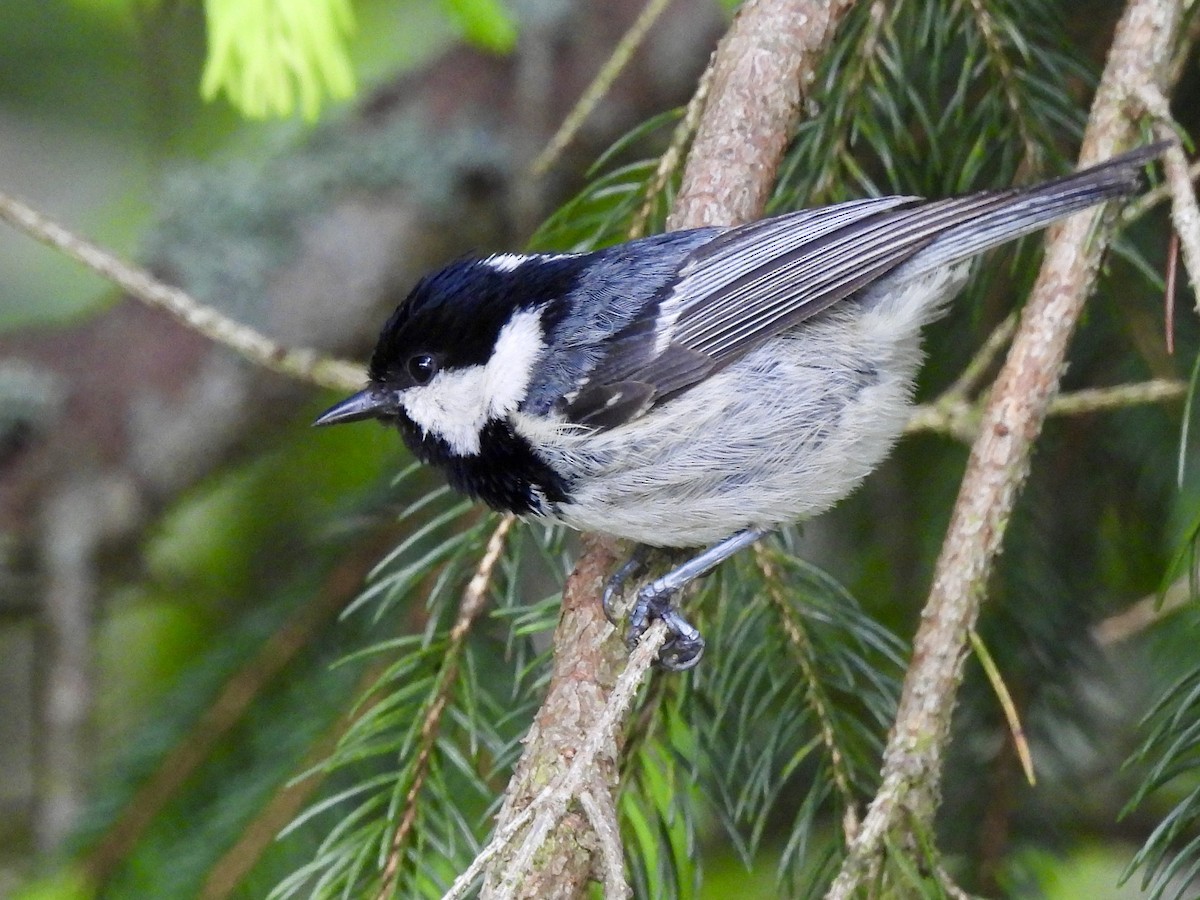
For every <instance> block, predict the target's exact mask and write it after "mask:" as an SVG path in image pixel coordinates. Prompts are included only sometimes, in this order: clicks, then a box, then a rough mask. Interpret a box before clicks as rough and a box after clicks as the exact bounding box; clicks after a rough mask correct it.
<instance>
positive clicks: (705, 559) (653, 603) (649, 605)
mask: <svg viewBox="0 0 1200 900" xmlns="http://www.w3.org/2000/svg"><path fill="white" fill-rule="evenodd" d="M768 533H769V529H766V528H747V529H746V530H745V531H739V532H738V533H737V534H735V535H733V536H732V537H728V538H726V539H725V540H723V541H721V542H719V543H717V544H713V546H711V547H709V548H708V549H707V550H705V551H704V552H703V553H700V554H698V555H696V556H694V557H692V558H691V559H689V560H688V561H687V562H685V563H684V564H683V565H681V566H679V567H678V568H676V569H672V570H671V571H670V572H668V573H667V574H666V575H663V576H662V577H661V578H656V579H655V580H654V581H652V582H650V583H649V584H647V585H645V586H644V587H643V588H642V589H641V590H639V591H638V594H637V599H636V600H635V601H634V603H633V608H632V609H630V611H629V631H628V632H627V633H626V636H625V642H626V644H628V645H629V648H630V649H631V650H632V649H633V647H634V646H635V645H636V644H637V642H638V641H639V640H641V638H642V635H643V634H645V633H646V629H647V628H649V627H650V622H651V621H652V620H654V619H662V620H663V622H665V623H666V626H667V629H668V630H669V631H670V632H671V633H670V636H669V637H668V638H667V641H666V643H665V644H663V648H662V651H661V652H660V653H659V656H658V662H659V665H661V666H662V667H663V668H664V669H668V670H670V671H672V672H682V671H684V670H685V669H690V668H692V666H694V665H696V663H698V662H700V657H701V656H702V655H703V653H704V638H703V637H701V635H700V632H699V631H697V630H696V628H695V627H694V626H693V625H692V624H691V623H690V622H689V621H688V620H687V619H686V618H684V616H683V613H681V612H680V611H679V609H678V607H676V606H675V605H674V604H673V603H672V602H671V601H672V600H673V599H674V597H675V595H676V594H678V593H679V592H680V591H681V590H683V589H684V588H685V587H687V586H688V585H689V584H691V583H692V582H693V581H695V580H696V579H697V578H699V577H700V576H701V575H705V574H707V573H708V572H710V571H712V570H713V569H715V568H716V567H717V566H719V565H720V564H721V563H723V562H725V560H727V559H729V557H731V556H733V555H734V554H735V553H737V552H738V551H739V550H744V549H745V548H746V547H749V546H750V545H751V544H753V543H754V542H755V541H757V540H758V539H759V538H761V537H763V536H764V535H766V534H768ZM627 567H628V563H627V564H626V565H625V566H623V567H622V568H621V569H620V571H618V573H617V574H618V575H622V576H623V577H628V573H627V572H626V571H625V569H626V568H627ZM610 583H611V582H610ZM606 597H607V594H606Z"/></svg>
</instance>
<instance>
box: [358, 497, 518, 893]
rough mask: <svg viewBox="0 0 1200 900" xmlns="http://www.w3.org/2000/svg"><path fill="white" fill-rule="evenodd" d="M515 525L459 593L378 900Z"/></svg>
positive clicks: (504, 525) (392, 881) (505, 525)
mask: <svg viewBox="0 0 1200 900" xmlns="http://www.w3.org/2000/svg"><path fill="white" fill-rule="evenodd" d="M515 522H516V517H515V516H512V515H506V516H503V517H502V518H501V519H500V522H499V523H498V524H497V525H496V527H495V529H494V530H493V531H492V535H491V537H490V538H488V542H487V546H486V547H484V551H483V556H481V557H480V559H479V564H478V565H477V566H476V567H475V572H474V574H473V575H472V576H471V580H470V581H469V582H468V583H467V588H466V590H465V591H464V592H463V597H462V602H461V603H460V604H459V607H458V618H457V619H456V620H455V622H454V627H453V628H451V629H450V639H449V642H448V644H447V647H446V655H445V657H444V659H443V661H442V671H441V674H440V676H439V681H438V686H437V691H436V693H435V695H434V698H433V702H432V703H430V704H429V708H428V709H427V710H426V712H425V721H423V722H422V723H421V736H420V739H419V748H420V749H419V750H418V751H417V756H416V759H415V760H414V762H413V764H412V776H411V782H410V784H409V787H408V792H407V793H406V794H405V796H404V805H403V807H401V808H402V809H403V813H402V814H401V816H400V824H399V825H397V826H396V833H395V834H393V835H392V842H391V848H390V849H389V851H388V857H387V863H386V864H385V865H384V869H383V884H382V887H381V888H380V890H379V894H378V897H379V898H381V900H386V898H388V897H391V896H393V895H394V893H395V888H396V882H397V880H398V879H399V877H400V863H401V861H402V860H403V858H404V851H405V849H406V848H407V846H408V839H409V838H410V837H411V836H412V832H413V826H414V825H415V824H416V821H417V802H418V800H419V798H420V795H421V789H422V788H423V787H424V786H425V779H426V778H427V777H428V775H429V764H430V760H431V759H432V758H433V748H434V745H435V744H436V742H437V738H438V727H439V726H440V724H441V721H442V714H443V713H444V712H445V711H446V704H447V703H448V702H449V699H450V694H451V691H452V689H453V683H454V678H455V676H456V675H457V674H458V668H459V665H460V661H461V658H462V652H463V646H464V644H465V643H466V640H467V635H468V634H469V633H470V631H471V626H472V625H474V624H475V620H476V619H477V618H478V617H479V614H480V613H481V612H482V611H483V607H484V603H485V601H486V600H487V596H488V587H489V586H490V585H491V582H492V573H493V571H495V568H496V564H497V563H498V562H499V561H500V557H501V555H502V554H503V553H504V548H505V546H506V543H507V540H508V533H509V531H511V530H512V527H513V524H514V523H515Z"/></svg>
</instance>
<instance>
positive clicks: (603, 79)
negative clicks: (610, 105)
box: [529, 0, 671, 178]
mask: <svg viewBox="0 0 1200 900" xmlns="http://www.w3.org/2000/svg"><path fill="white" fill-rule="evenodd" d="M670 2H671V0H647V3H646V6H645V8H643V9H642V12H641V13H640V14H639V15H638V17H637V19H635V20H634V22H633V24H632V25H630V26H629V30H628V31H626V32H625V34H623V35H622V36H621V40H620V41H619V42H618V43H617V46H616V47H614V48H613V52H612V53H611V54H610V55H609V57H608V61H607V62H605V63H604V65H603V66H601V68H600V71H599V72H597V73H596V77H595V78H594V79H592V83H591V84H589V85H588V86H587V89H586V90H584V92H583V96H581V97H580V98H579V102H577V103H576V104H575V106H574V108H572V110H571V111H570V112H569V113H568V114H567V117H566V118H565V119H563V122H562V125H560V126H559V128H558V131H556V132H555V133H554V136H553V137H552V138H550V140H549V142H548V143H547V144H546V146H545V148H544V149H543V150H542V152H541V153H539V154H538V155H537V158H536V159H534V161H533V162H532V163H530V164H529V174H530V175H532V176H533V177H534V178H538V177H540V176H542V175H545V174H546V172H548V171H549V170H550V167H551V166H553V165H554V163H555V161H557V159H558V158H559V157H560V156H562V153H563V151H564V150H566V149H567V147H568V146H569V145H570V143H571V141H572V140H574V138H575V135H576V134H578V132H579V129H580V128H582V127H583V123H584V122H586V121H587V118H588V116H590V115H591V114H592V112H593V111H595V109H596V107H597V106H599V105H600V101H601V100H603V99H604V95H605V94H607V93H608V91H609V89H610V88H611V87H612V84H613V82H614V81H616V80H617V77H618V76H619V75H620V74H621V72H622V71H623V70H624V69H625V67H626V66H627V65H629V61H630V60H631V59H632V58H633V55H634V54H635V53H636V52H637V49H638V47H640V46H641V45H642V41H644V40H645V39H646V35H647V33H648V32H649V31H650V29H651V28H652V27H653V26H654V23H655V22H657V21H658V20H659V18H660V17H661V16H662V14H663V12H665V11H666V8H667V6H669V5H670Z"/></svg>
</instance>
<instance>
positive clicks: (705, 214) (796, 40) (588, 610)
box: [451, 0, 851, 897]
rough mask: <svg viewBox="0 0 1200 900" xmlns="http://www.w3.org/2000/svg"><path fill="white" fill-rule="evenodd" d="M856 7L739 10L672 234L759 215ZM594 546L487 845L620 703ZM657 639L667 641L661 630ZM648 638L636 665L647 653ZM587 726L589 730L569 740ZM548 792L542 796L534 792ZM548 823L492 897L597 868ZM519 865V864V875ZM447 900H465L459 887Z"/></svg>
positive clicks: (756, 2)
mask: <svg viewBox="0 0 1200 900" xmlns="http://www.w3.org/2000/svg"><path fill="white" fill-rule="evenodd" d="M850 6H851V0H751V2H748V3H746V4H745V5H744V6H743V7H742V8H741V9H740V10H739V12H738V15H737V18H736V19H735V20H734V23H733V25H732V27H731V28H730V30H729V32H728V34H727V35H726V36H725V38H724V39H723V40H722V41H721V44H720V46H719V47H718V49H717V52H716V54H715V55H714V57H713V61H712V63H711V68H712V75H711V79H712V81H711V88H710V92H709V97H708V101H707V103H706V104H705V109H704V112H703V115H702V118H701V120H700V125H699V128H698V131H697V136H696V140H695V143H694V144H693V147H692V151H691V154H690V155H689V160H688V165H687V168H686V170H685V172H684V178H683V187H682V188H681V192H680V196H679V199H678V200H677V202H676V206H675V209H674V211H673V213H672V216H671V219H670V222H669V227H671V228H687V227H695V226H698V225H701V224H733V223H738V222H745V221H749V220H751V219H753V218H755V217H757V216H758V215H761V214H762V211H763V208H764V206H765V204H766V200H767V197H768V196H769V195H770V192H771V189H772V186H773V184H774V179H775V172H776V169H777V167H778V165H779V162H780V160H781V159H782V157H783V152H784V150H785V148H786V146H787V141H788V140H789V138H790V136H791V134H792V133H793V131H794V129H795V126H796V124H797V121H798V117H799V113H800V94H801V90H802V86H806V85H807V84H808V83H809V82H811V81H812V79H813V77H814V75H815V72H816V68H817V63H818V62H819V60H820V57H821V54H822V52H823V50H824V49H825V48H826V47H827V46H828V44H829V42H830V40H831V39H832V37H833V34H834V31H835V29H836V26H837V24H838V22H839V21H840V19H841V17H842V16H843V15H844V14H845V13H846V11H847V10H848V9H849V8H850ZM587 547H588V548H589V549H586V550H585V552H584V554H583V555H582V556H581V558H580V560H579V562H578V564H577V566H576V569H575V572H574V574H573V575H572V576H571V580H570V582H569V584H568V589H567V590H566V591H565V592H564V597H563V611H562V617H561V619H560V621H559V626H558V629H557V630H556V631H555V637H554V660H555V662H554V666H555V674H554V676H553V677H552V679H551V684H550V691H549V693H548V695H547V699H546V701H545V703H544V704H543V706H542V709H541V711H539V713H538V718H537V721H536V722H535V725H534V727H533V729H532V730H531V732H530V734H529V736H528V738H527V744H526V749H525V753H524V754H523V756H522V759H521V762H520V764H519V766H518V771H517V774H516V775H515V776H514V778H513V781H512V783H511V784H510V786H509V789H508V792H507V794H506V798H505V803H504V808H503V809H502V811H501V814H500V819H499V822H498V825H497V837H496V838H493V841H492V843H491V844H489V847H494V845H495V843H496V841H497V840H498V839H499V837H500V836H501V835H507V836H509V839H511V838H512V837H515V836H516V835H517V834H518V833H519V832H520V831H521V830H522V829H523V828H524V826H525V823H527V822H530V821H532V816H531V813H530V811H531V810H532V809H533V808H534V806H535V805H536V804H537V803H539V802H543V801H540V800H533V799H530V798H531V797H533V796H535V791H537V789H538V788H540V787H541V786H542V785H544V784H545V783H546V781H547V779H548V778H549V777H551V773H554V772H556V771H560V770H561V767H562V764H563V758H564V752H566V753H572V752H574V753H576V754H577V755H576V757H575V762H574V763H573V764H572V768H573V769H574V768H577V766H578V764H579V762H580V760H581V759H582V758H583V754H579V753H578V749H577V748H578V747H579V740H580V736H581V734H583V735H587V738H586V741H587V744H588V745H589V746H591V745H593V744H594V743H596V741H597V737H596V735H597V734H598V733H599V728H598V726H596V725H594V723H596V722H598V721H601V720H602V717H603V714H604V711H605V710H606V709H607V708H608V707H607V706H606V703H607V701H608V698H609V697H610V696H615V694H614V693H613V691H614V688H613V686H612V682H611V678H612V677H613V675H614V674H615V672H616V671H617V669H616V668H615V666H617V665H619V663H620V661H622V660H623V659H624V658H625V649H624V646H623V642H622V640H621V636H620V635H619V634H618V632H617V631H616V629H613V628H612V627H611V626H610V625H609V624H608V622H607V621H606V620H605V619H604V615H603V610H602V608H601V604H600V593H601V589H602V587H603V585H604V583H605V580H606V578H607V577H608V574H609V573H610V572H611V571H612V569H613V566H614V565H615V563H616V561H617V556H616V549H615V547H614V545H613V542H611V541H607V540H598V539H592V540H589V541H588V544H587ZM651 633H652V634H655V635H657V636H658V641H661V639H662V628H661V626H656V627H655V628H654V629H652V631H651ZM649 636H650V634H648V635H647V638H644V639H643V641H642V644H641V645H640V646H639V648H638V651H637V653H636V654H635V657H634V658H638V659H640V658H642V657H643V656H644V655H645V649H646V645H647V643H648V638H649ZM629 665H630V666H632V665H633V663H632V661H631V662H630V663H629ZM629 671H630V669H627V670H626V673H628V672H629ZM624 677H625V676H622V678H624ZM564 716H565V717H566V721H563V719H562V717H564ZM581 725H582V732H579V731H576V732H575V733H572V728H574V729H578V728H580V726H581ZM593 755H594V756H596V757H597V758H598V759H599V760H602V761H603V762H602V763H601V769H602V770H604V769H607V767H608V766H612V767H613V768H612V769H611V773H612V774H611V776H610V775H608V774H607V772H605V771H601V772H599V773H594V774H593V775H591V776H590V777H589V779H588V780H587V781H584V780H582V779H580V780H579V783H578V785H577V787H576V790H579V789H585V787H586V788H587V789H595V788H594V786H595V785H597V784H600V785H602V786H603V789H604V790H606V791H609V792H611V791H612V790H614V788H615V784H616V780H615V761H616V758H617V747H616V745H615V734H614V736H612V738H611V739H610V740H609V741H607V742H605V744H604V746H603V747H602V748H601V747H597V749H596V752H595V753H594V754H593ZM564 778H565V776H564ZM543 796H545V792H544V791H543V792H541V793H537V794H536V797H538V798H541V797H543ZM572 796H573V795H572ZM570 800H571V797H570V796H568V797H566V798H564V799H563V800H562V802H561V804H560V805H561V808H562V809H563V810H565V809H566V806H567V804H568V803H569V802H570ZM544 802H545V803H546V804H547V809H548V810H550V811H556V810H557V808H558V806H553V807H552V806H550V805H549V802H548V801H544ZM556 803H558V801H556ZM522 807H524V808H523V809H522ZM609 808H611V806H610V807H609ZM518 810H519V811H518ZM547 818H548V816H547V815H542V816H540V817H539V819H538V820H537V821H534V822H533V825H532V826H531V828H530V831H529V833H528V835H527V836H526V838H525V841H524V847H525V848H528V847H529V846H531V845H536V846H538V847H540V846H542V842H543V841H544V840H547V839H549V840H550V841H551V843H550V844H549V845H547V847H546V848H544V849H543V851H542V852H541V853H540V854H538V855H537V857H536V859H535V858H534V857H533V855H532V854H531V853H530V854H526V852H525V851H524V850H522V849H521V848H518V849H517V851H516V853H515V854H509V853H508V851H507V850H505V852H504V853H503V854H501V853H500V850H499V849H493V850H491V851H490V853H491V855H492V856H494V857H495V858H494V859H492V858H491V856H489V859H488V861H487V862H488V863H489V864H488V865H487V871H488V874H487V878H486V885H485V890H484V895H485V896H497V897H498V896H549V895H548V894H546V893H538V890H539V887H541V888H543V889H544V887H545V878H546V877H553V878H555V880H556V881H566V882H567V884H566V885H564V884H562V883H559V884H556V890H555V894H554V896H561V897H570V896H579V895H580V894H581V892H582V891H583V889H584V886H585V882H584V880H583V879H586V876H587V875H588V874H590V869H591V866H592V861H591V859H590V856H591V853H590V852H586V854H585V855H584V857H583V859H582V860H581V858H580V856H581V855H580V854H579V853H578V851H579V850H580V849H581V848H586V846H587V845H588V844H589V843H591V844H594V841H591V840H588V837H589V832H591V829H590V828H589V826H588V824H587V819H586V817H577V818H572V819H570V820H569V821H566V820H564V821H563V822H562V824H561V826H560V827H559V828H558V831H557V833H556V834H555V835H554V836H553V838H550V837H549V835H548V834H542V833H541V832H539V831H538V828H539V827H542V828H544V829H545V830H547V831H548V830H549V829H550V828H552V827H553V826H554V824H556V823H557V822H558V817H555V816H549V818H551V819H553V822H552V823H551V824H550V825H548V826H547V825H545V822H546V821H547ZM517 823H520V824H517ZM506 843H507V841H506ZM482 856H483V855H482V854H481V856H480V857H477V859H476V861H475V863H473V864H472V867H471V869H470V870H468V873H464V875H463V877H462V878H460V879H459V882H456V885H463V886H462V887H458V888H456V890H458V891H460V892H461V890H464V889H465V886H466V885H469V884H470V883H471V880H473V878H474V877H475V874H477V873H478V872H479V870H480V869H481V868H482V865H481V863H480V859H481V858H482ZM516 863H519V864H520V865H519V866H515V867H514V864H516ZM468 874H470V877H469V878H468V877H467V876H468ZM581 874H582V876H583V878H582V879H581V878H580V875H581ZM464 879H465V884H464ZM577 879H578V880H577ZM518 892H519V893H518ZM451 895H452V896H458V895H459V894H456V893H455V892H454V891H453V890H452V892H451Z"/></svg>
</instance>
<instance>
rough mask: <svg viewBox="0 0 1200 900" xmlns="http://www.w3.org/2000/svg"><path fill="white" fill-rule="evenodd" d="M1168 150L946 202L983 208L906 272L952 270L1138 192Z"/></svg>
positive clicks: (1153, 147) (1156, 148) (1160, 146)
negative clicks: (1146, 172) (1145, 170)
mask: <svg viewBox="0 0 1200 900" xmlns="http://www.w3.org/2000/svg"><path fill="white" fill-rule="evenodd" d="M1169 146H1171V142H1170V141H1160V142H1158V143H1156V144H1148V145H1146V146H1145V147H1139V148H1138V149H1137V150H1131V151H1129V152H1128V153H1122V154H1121V155H1120V156H1114V157H1113V158H1112V159H1109V160H1106V161H1105V162H1102V163H1100V164H1099V165H1095V166H1092V167H1090V168H1087V169H1083V170H1082V171H1079V172H1074V173H1072V174H1070V175H1064V176H1062V177H1061V178H1055V179H1052V180H1050V181H1045V182H1042V183H1041V184H1037V185H1033V186H1031V187H1027V188H1011V189H1009V190H1006V191H996V192H990V193H987V194H972V195H969V196H968V197H963V198H957V199H954V200H947V201H945V202H946V203H947V204H954V203H961V202H963V201H976V202H978V201H981V200H982V201H983V202H982V203H979V205H978V206H976V208H975V209H973V210H972V211H971V212H972V215H971V218H970V219H969V220H968V221H965V222H963V223H962V224H960V225H956V226H954V227H952V228H949V229H947V230H946V231H944V232H942V233H941V234H940V235H938V236H937V238H935V239H934V240H933V241H931V242H930V243H929V245H928V246H926V247H925V248H923V249H922V250H921V252H920V253H919V254H918V255H917V256H916V257H915V258H914V259H913V260H912V261H911V262H910V263H909V267H908V268H909V271H910V272H911V273H912V274H921V273H923V272H925V271H928V270H931V269H937V268H940V267H941V266H946V265H952V264H954V263H956V262H959V261H961V260H964V259H967V258H969V257H972V256H974V255H975V254H977V253H982V252H983V251H985V250H988V249H990V248H992V247H994V246H996V245H998V244H1003V243H1005V242H1007V241H1011V240H1015V239H1016V238H1018V237H1021V236H1023V235H1026V234H1029V233H1030V232H1033V231H1037V230H1038V229H1040V228H1045V227H1046V226H1047V225H1049V224H1050V223H1051V222H1054V221H1055V220H1057V219H1061V218H1064V217H1066V216H1069V215H1071V214H1072V213H1076V212H1079V211H1081V210H1084V209H1087V208H1088V207H1089V206H1094V205H1096V204H1097V203H1103V202H1104V201H1105V200H1113V199H1116V198H1117V197H1125V196H1128V195H1130V194H1135V193H1137V192H1138V191H1139V190H1140V189H1141V187H1142V178H1141V170H1142V167H1143V166H1145V165H1146V163H1148V162H1150V161H1151V160H1153V159H1156V158H1157V157H1158V156H1160V155H1161V154H1162V152H1163V151H1164V150H1166V148H1167V147H1169Z"/></svg>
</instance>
